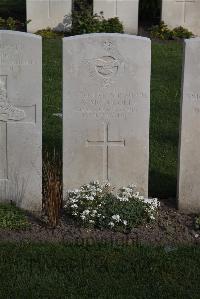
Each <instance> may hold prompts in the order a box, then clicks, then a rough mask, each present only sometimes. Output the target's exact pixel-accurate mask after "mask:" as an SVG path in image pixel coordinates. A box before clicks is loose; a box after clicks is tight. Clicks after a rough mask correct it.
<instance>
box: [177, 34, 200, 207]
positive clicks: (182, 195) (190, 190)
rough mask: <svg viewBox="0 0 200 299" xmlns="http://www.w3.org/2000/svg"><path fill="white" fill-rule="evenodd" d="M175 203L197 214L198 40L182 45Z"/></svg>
mask: <svg viewBox="0 0 200 299" xmlns="http://www.w3.org/2000/svg"><path fill="white" fill-rule="evenodd" d="M180 133H181V136H180V138H181V139H180V140H181V141H180V157H179V183H178V189H179V190H178V202H179V207H180V209H182V210H186V211H188V212H200V159H199V153H200V38H196V39H191V40H187V41H186V42H185V66H184V80H183V99H182V117H181V130H180Z"/></svg>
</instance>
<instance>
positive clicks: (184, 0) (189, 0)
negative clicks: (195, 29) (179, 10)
mask: <svg viewBox="0 0 200 299" xmlns="http://www.w3.org/2000/svg"><path fill="white" fill-rule="evenodd" d="M176 2H179V3H184V8H183V9H184V13H183V14H184V23H185V22H186V8H187V3H195V2H196V0H176Z"/></svg>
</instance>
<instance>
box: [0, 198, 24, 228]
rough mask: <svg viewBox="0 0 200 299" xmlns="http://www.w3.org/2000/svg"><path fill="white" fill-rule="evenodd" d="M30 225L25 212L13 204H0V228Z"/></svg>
mask: <svg viewBox="0 0 200 299" xmlns="http://www.w3.org/2000/svg"><path fill="white" fill-rule="evenodd" d="M29 226H30V225H29V223H28V220H27V218H26V216H25V213H24V212H23V211H22V210H21V209H19V208H17V207H16V206H15V205H14V204H6V203H4V204H0V228H1V229H10V230H18V229H26V228H28V227H29Z"/></svg>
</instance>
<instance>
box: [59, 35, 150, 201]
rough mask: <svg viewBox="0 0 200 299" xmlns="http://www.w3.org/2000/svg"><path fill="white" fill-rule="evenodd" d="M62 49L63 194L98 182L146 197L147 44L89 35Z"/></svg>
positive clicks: (71, 40) (130, 38) (66, 42)
mask: <svg viewBox="0 0 200 299" xmlns="http://www.w3.org/2000/svg"><path fill="white" fill-rule="evenodd" d="M63 44H64V45H63V55H64V58H63V59H64V62H63V84H64V87H63V130H64V133H63V182H64V194H65V192H66V191H67V190H69V189H71V188H76V187H79V186H80V185H82V184H84V183H88V182H90V181H93V180H99V181H100V182H102V181H104V182H105V181H110V182H111V184H112V185H113V186H116V187H122V186H127V185H129V184H131V183H133V184H135V185H136V186H137V188H138V191H140V192H141V193H142V194H144V195H147V194H148V164H149V114H150V69H151V67H150V64H151V43H150V40H149V39H147V38H143V37H137V36H131V35H123V34H91V35H85V36H76V37H70V38H65V39H64V40H63Z"/></svg>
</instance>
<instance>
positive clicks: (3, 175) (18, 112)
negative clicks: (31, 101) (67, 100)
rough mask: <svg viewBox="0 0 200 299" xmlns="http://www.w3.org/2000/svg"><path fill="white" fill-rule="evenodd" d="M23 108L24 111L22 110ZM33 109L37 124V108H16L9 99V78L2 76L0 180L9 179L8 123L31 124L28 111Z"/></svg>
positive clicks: (0, 92)
mask: <svg viewBox="0 0 200 299" xmlns="http://www.w3.org/2000/svg"><path fill="white" fill-rule="evenodd" d="M20 108H23V109H20ZM30 108H31V109H32V108H33V110H34V111H33V113H34V119H33V122H35V119H36V114H35V106H31V107H28V106H26V107H15V106H13V105H12V104H10V103H9V102H8V99H7V76H6V75H3V76H2V75H0V180H7V179H8V144H7V143H8V137H7V136H8V127H7V125H8V123H10V122H18V123H21V122H23V123H30V121H26V117H27V115H26V111H25V110H26V109H29V110H30Z"/></svg>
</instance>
